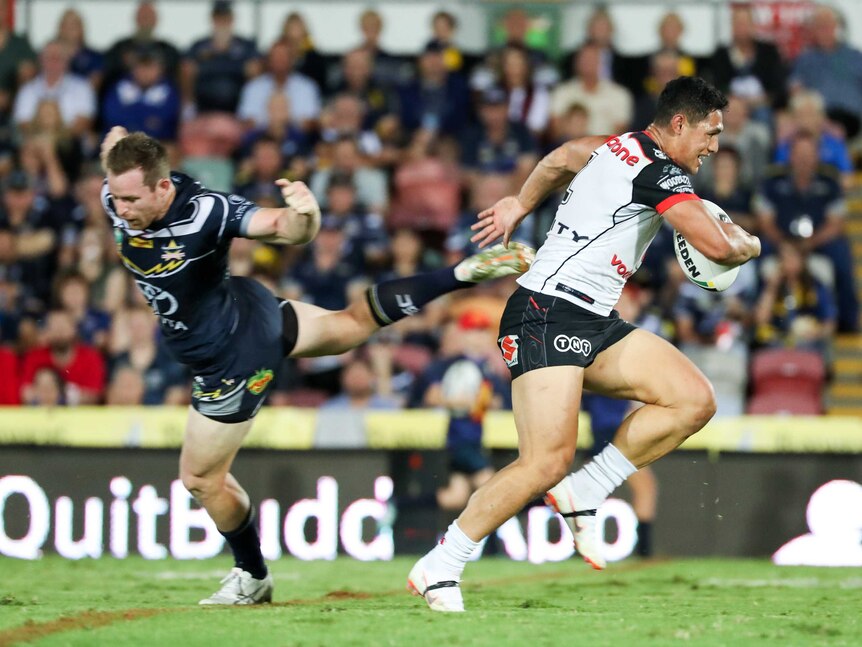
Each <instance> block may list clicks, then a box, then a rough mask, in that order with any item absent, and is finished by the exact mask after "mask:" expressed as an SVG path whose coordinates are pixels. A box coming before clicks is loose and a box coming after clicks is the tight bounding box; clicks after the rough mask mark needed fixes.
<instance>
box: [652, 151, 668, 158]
mask: <svg viewBox="0 0 862 647" xmlns="http://www.w3.org/2000/svg"><path fill="white" fill-rule="evenodd" d="M652 154H653V155H655V156H656V157H657V158H659V159H660V160H666V159H667V155H665V154H664V151H660V150H659V149H657V148H653V149H652Z"/></svg>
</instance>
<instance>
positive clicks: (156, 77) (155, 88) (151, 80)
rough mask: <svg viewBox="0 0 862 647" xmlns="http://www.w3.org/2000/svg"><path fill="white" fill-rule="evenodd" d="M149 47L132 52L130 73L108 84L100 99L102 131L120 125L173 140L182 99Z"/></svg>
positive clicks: (157, 56) (159, 57) (154, 50)
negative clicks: (102, 97)
mask: <svg viewBox="0 0 862 647" xmlns="http://www.w3.org/2000/svg"><path fill="white" fill-rule="evenodd" d="M161 56H162V55H161V54H160V53H159V51H158V50H157V49H156V48H154V47H152V46H142V47H139V48H138V49H137V50H136V51H135V53H134V59H133V62H132V71H131V75H130V76H128V77H126V78H123V79H121V80H119V81H117V83H116V84H114V85H112V86H109V87H108V88H107V91H106V93H105V98H104V100H103V101H102V121H103V132H104V133H106V132H107V131H108V130H110V129H111V128H112V127H114V126H123V127H124V128H125V129H126V130H128V131H129V132H135V131H141V132H144V133H146V134H148V135H150V136H151V137H155V138H156V139H160V140H162V141H176V139H177V132H178V128H179V123H180V111H181V110H182V102H181V99H180V91H179V89H178V88H177V85H176V83H174V82H173V81H172V80H171V79H170V78H169V77H168V76H166V75H165V64H164V60H162V58H161Z"/></svg>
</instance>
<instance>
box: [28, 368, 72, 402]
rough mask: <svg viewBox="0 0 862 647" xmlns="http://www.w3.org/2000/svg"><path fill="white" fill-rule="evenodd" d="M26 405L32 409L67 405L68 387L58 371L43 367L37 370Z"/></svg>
mask: <svg viewBox="0 0 862 647" xmlns="http://www.w3.org/2000/svg"><path fill="white" fill-rule="evenodd" d="M24 404H26V405H28V406H31V407H59V406H63V405H64V404H66V385H65V383H64V382H63V378H62V376H61V375H60V374H59V373H58V372H57V371H56V369H54V368H52V367H50V366H43V367H41V368H39V369H37V370H36V373H35V374H34V375H33V384H32V385H31V386H30V388H29V389H27V396H26V400H25V401H24Z"/></svg>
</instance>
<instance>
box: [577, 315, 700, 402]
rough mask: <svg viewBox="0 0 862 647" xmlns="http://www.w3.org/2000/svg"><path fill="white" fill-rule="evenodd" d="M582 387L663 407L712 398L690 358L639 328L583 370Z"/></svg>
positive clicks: (602, 353)
mask: <svg viewBox="0 0 862 647" xmlns="http://www.w3.org/2000/svg"><path fill="white" fill-rule="evenodd" d="M584 386H585V387H586V388H587V389H590V390H591V391H595V392H596V393H601V394H603V395H609V396H612V397H615V398H623V399H626V400H636V401H638V402H644V403H646V404H657V405H660V406H665V407H673V406H681V405H684V404H686V403H695V402H702V401H706V400H709V401H711V400H712V399H713V398H714V393H713V390H712V385H711V384H710V383H709V380H707V379H706V376H705V375H704V374H703V373H702V372H701V371H700V369H699V368H697V366H695V365H694V363H693V362H692V361H691V360H690V359H688V358H687V357H686V356H685V355H683V353H682V352H680V350H679V349H678V348H676V347H675V346H673V345H672V344H670V343H668V342H667V341H665V340H664V339H662V338H661V337H659V336H658V335H654V334H653V333H651V332H647V331H646V330H641V329H638V330H634V331H632V332H631V333H629V334H628V335H626V336H625V337H623V338H622V339H621V340H619V341H618V342H616V343H615V344H613V345H612V346H609V347H608V348H606V349H604V350H603V351H602V352H601V353H599V354H598V356H597V357H596V360H595V361H594V362H593V364H592V365H591V366H589V367H588V368H587V369H586V370H585V371H584Z"/></svg>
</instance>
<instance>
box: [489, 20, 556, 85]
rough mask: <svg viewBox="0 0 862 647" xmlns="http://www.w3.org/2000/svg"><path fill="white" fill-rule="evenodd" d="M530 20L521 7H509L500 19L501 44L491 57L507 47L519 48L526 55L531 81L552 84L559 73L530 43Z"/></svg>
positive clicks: (541, 52) (501, 53)
mask: <svg viewBox="0 0 862 647" xmlns="http://www.w3.org/2000/svg"><path fill="white" fill-rule="evenodd" d="M530 22H531V18H530V15H529V14H528V13H527V12H526V11H525V10H524V9H522V8H521V7H515V8H513V9H509V10H508V11H507V12H506V13H505V15H504V16H503V19H502V26H503V32H504V34H503V45H502V47H501V48H500V50H499V51H497V52H494V51H492V52H491V55H492V57H493V56H496V55H497V54H500V55H502V56H501V58H502V57H503V56H505V51H506V50H507V49H509V48H513V49H517V50H520V51H521V52H523V53H524V54H526V56H527V63H526V67H527V68H529V69H530V70H531V71H532V79H531V82H535V83H537V84H539V85H552V84H554V83H556V82H557V81H559V79H560V76H559V73H558V72H557V70H556V68H555V67H554V66H552V65H551V64H550V63H549V61H548V56H547V54H546V53H545V52H544V51H542V50H541V49H539V48H537V47H533V46H532V45H530V40H531V39H530V26H531V25H530ZM539 22H541V20H540V21H539ZM501 63H503V61H501ZM503 65H504V63H503Z"/></svg>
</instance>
